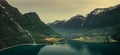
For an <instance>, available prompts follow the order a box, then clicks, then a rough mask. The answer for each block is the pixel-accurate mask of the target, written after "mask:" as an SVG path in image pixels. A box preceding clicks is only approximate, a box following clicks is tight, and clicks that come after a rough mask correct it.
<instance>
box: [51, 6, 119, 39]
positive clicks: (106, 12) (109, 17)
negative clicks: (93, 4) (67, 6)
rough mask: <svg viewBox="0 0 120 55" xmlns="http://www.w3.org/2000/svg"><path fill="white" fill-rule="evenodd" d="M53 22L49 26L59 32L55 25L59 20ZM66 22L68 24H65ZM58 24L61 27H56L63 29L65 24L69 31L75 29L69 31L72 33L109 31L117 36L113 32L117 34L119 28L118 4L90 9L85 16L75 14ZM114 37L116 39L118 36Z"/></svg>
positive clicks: (102, 32)
mask: <svg viewBox="0 0 120 55" xmlns="http://www.w3.org/2000/svg"><path fill="white" fill-rule="evenodd" d="M78 18H79V19H78ZM53 23H54V22H53ZM53 23H51V24H50V25H49V26H51V27H52V28H53V29H55V30H56V31H57V32H60V30H59V29H57V28H56V25H57V26H59V24H58V23H59V22H58V23H57V24H53ZM66 23H67V24H68V25H66ZM60 26H64V27H62V28H61V27H58V28H61V30H63V29H65V26H67V28H66V29H65V30H67V29H68V28H71V29H69V31H70V30H74V31H75V32H74V31H71V32H72V33H79V34H83V33H84V34H85V35H91V34H93V33H94V34H95V33H99V34H100V33H101V34H105V33H109V35H111V36H118V35H115V33H116V34H118V33H119V31H118V30H119V29H120V5H116V6H113V7H108V8H97V9H95V10H93V11H91V12H90V13H89V14H88V15H87V17H83V16H75V17H72V19H70V20H68V21H66V22H64V24H63V25H60ZM76 29H77V30H76ZM114 38H116V39H118V38H120V36H118V37H114ZM119 41H120V40H119Z"/></svg>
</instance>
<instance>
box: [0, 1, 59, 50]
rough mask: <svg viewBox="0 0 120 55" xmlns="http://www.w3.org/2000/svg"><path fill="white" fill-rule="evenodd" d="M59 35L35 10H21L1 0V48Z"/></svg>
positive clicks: (39, 41) (38, 41)
mask: <svg viewBox="0 0 120 55" xmlns="http://www.w3.org/2000/svg"><path fill="white" fill-rule="evenodd" d="M51 35H58V34H57V33H56V32H55V31H54V30H52V29H51V28H50V27H49V26H47V25H46V24H45V23H43V22H42V21H41V20H40V18H39V17H38V15H37V14H36V13H35V12H29V13H26V14H21V13H20V11H19V10H18V9H17V8H15V7H13V6H11V5H9V4H8V2H7V1H5V0H0V49H1V48H4V47H8V46H12V45H16V44H26V43H42V42H44V41H41V40H42V39H43V38H44V37H46V36H47V37H48V36H51Z"/></svg>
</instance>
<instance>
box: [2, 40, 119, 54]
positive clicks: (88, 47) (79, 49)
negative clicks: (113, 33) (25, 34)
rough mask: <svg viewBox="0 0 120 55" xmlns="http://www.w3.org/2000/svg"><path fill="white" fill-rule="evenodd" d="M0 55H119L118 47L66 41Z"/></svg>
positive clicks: (33, 46)
mask: <svg viewBox="0 0 120 55" xmlns="http://www.w3.org/2000/svg"><path fill="white" fill-rule="evenodd" d="M0 55H120V45H119V44H118V43H116V44H115V43H114V44H109V43H108V44H102V43H101V44H100V43H99V44H98V43H82V42H77V41H68V42H67V43H64V44H53V45H36V46H35V45H21V46H16V47H12V48H9V49H6V50H3V51H1V52H0Z"/></svg>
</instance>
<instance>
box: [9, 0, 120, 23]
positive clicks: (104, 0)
mask: <svg viewBox="0 0 120 55" xmlns="http://www.w3.org/2000/svg"><path fill="white" fill-rule="evenodd" d="M7 1H8V2H9V3H10V4H11V5H12V6H14V7H16V8H18V9H19V10H20V11H21V13H22V14H24V13H28V12H36V13H37V14H38V15H39V17H40V19H41V20H42V21H43V22H45V23H50V22H53V21H55V20H67V19H70V17H72V16H75V15H78V14H81V15H84V16H86V15H87V14H88V13H90V12H91V11H92V10H94V9H95V8H106V7H110V6H115V5H117V4H120V0H23V1H22V0H7Z"/></svg>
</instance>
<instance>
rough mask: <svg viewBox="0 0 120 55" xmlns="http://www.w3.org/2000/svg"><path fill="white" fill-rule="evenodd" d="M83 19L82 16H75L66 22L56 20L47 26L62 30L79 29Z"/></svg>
mask: <svg viewBox="0 0 120 55" xmlns="http://www.w3.org/2000/svg"><path fill="white" fill-rule="evenodd" d="M84 18H85V17H83V16H82V15H76V16H74V17H71V18H70V19H69V20H68V21H64V20H63V21H59V20H56V21H55V22H53V23H50V24H49V26H51V27H52V28H64V29H74V28H76V29H79V28H81V26H82V24H83V21H84Z"/></svg>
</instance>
